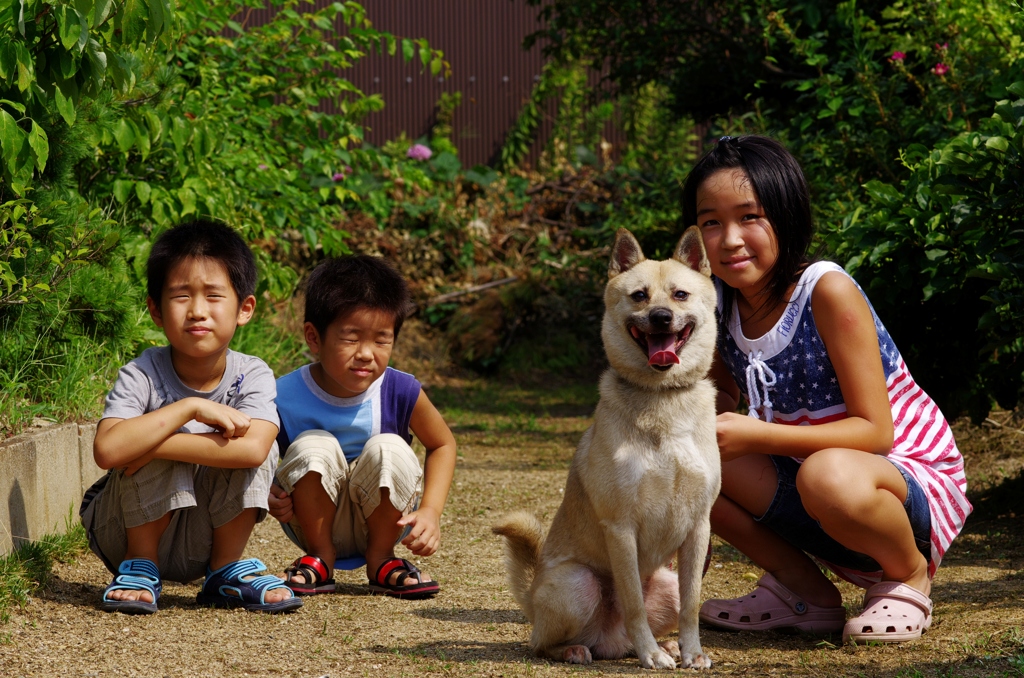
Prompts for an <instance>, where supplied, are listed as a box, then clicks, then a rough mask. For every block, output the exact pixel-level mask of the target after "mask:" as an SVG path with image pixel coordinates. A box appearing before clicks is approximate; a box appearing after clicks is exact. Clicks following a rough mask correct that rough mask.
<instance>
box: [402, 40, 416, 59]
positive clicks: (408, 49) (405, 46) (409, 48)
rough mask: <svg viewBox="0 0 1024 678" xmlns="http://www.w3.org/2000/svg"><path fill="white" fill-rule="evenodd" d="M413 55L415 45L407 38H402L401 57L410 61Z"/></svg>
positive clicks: (414, 53)
mask: <svg viewBox="0 0 1024 678" xmlns="http://www.w3.org/2000/svg"><path fill="white" fill-rule="evenodd" d="M415 55H416V45H414V44H413V42H412V40H410V39H409V38H402V58H403V59H405V60H406V61H412V58H413V57H414V56H415Z"/></svg>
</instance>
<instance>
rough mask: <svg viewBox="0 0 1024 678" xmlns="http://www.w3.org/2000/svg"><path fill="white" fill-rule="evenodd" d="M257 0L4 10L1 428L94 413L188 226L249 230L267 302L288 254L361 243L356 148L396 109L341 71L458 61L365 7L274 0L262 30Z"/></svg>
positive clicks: (280, 281)
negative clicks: (372, 64)
mask: <svg viewBox="0 0 1024 678" xmlns="http://www.w3.org/2000/svg"><path fill="white" fill-rule="evenodd" d="M250 4H251V3H250V2H248V1H247V0H211V1H209V2H208V1H206V0H180V1H179V2H177V3H174V4H173V5H172V3H170V2H169V1H168V0H153V1H152V2H147V3H134V2H132V3H113V2H94V0H74V1H72V0H24V1H23V2H18V3H4V4H3V6H2V7H0V255H2V257H0V331H2V333H3V343H2V345H0V385H2V386H3V392H2V395H0V431H4V432H10V431H16V430H18V429H19V428H20V427H21V426H22V425H24V423H25V422H26V421H29V420H31V417H32V416H35V415H43V416H49V417H59V418H64V417H68V416H82V415H84V414H87V413H88V414H93V413H95V412H96V410H97V408H98V406H99V403H100V396H101V394H102V393H103V392H104V391H105V390H106V388H107V387H108V386H109V381H110V377H111V376H112V372H113V371H114V370H116V369H117V366H118V365H119V364H121V363H123V362H126V357H127V358H130V357H132V356H134V355H135V354H136V352H137V350H138V349H139V348H140V346H142V345H145V344H146V343H149V342H151V341H153V340H154V339H155V338H156V339H157V340H158V337H159V335H158V334H156V333H155V332H154V331H153V328H152V326H151V325H149V323H148V320H147V319H146V316H145V313H144V312H142V309H143V308H144V306H143V303H142V302H143V296H144V293H143V292H142V290H143V285H142V284H141V281H142V276H143V268H144V264H145V260H146V256H147V254H148V251H149V245H150V242H151V240H152V238H154V237H155V236H157V235H159V233H161V232H162V231H163V230H165V229H166V228H168V227H170V226H171V225H173V224H174V223H177V222H179V221H182V220H184V219H189V218H192V217H196V216H203V217H209V218H214V219H217V220H220V221H223V222H225V223H228V224H229V225H231V226H233V227H234V228H235V229H236V230H238V231H239V232H240V233H241V234H242V236H243V237H245V238H246V239H247V240H248V241H250V242H251V243H252V244H253V246H254V249H255V252H256V255H257V261H258V264H259V267H260V274H261V275H260V283H261V284H260V289H259V291H260V293H265V297H264V298H265V299H272V298H282V297H286V296H288V295H290V294H291V293H292V291H293V288H294V286H295V282H296V280H297V279H298V275H299V270H297V267H296V261H295V260H294V258H290V257H289V251H290V250H292V249H294V248H296V247H297V246H301V247H304V248H306V250H308V251H309V252H311V253H312V257H311V258H315V257H318V256H322V255H323V254H328V255H330V254H338V253H341V252H345V251H346V246H345V237H346V233H345V232H344V231H343V230H341V229H339V228H338V224H339V223H340V222H341V221H343V219H344V214H345V210H344V208H343V206H342V205H343V204H344V203H345V202H352V201H354V200H355V198H356V197H357V195H356V193H355V192H354V191H353V190H352V188H350V187H348V186H347V183H346V182H347V179H348V178H349V176H350V174H351V170H350V165H355V164H357V159H356V157H355V156H356V155H357V154H359V155H371V156H372V155H375V154H376V152H375V151H373V150H372V149H366V150H355V149H353V146H354V145H358V144H359V143H360V142H361V139H362V128H361V126H360V124H359V120H360V117H361V116H362V115H363V114H365V113H366V112H367V111H370V110H375V109H377V108H379V107H380V106H382V105H383V102H382V101H381V100H380V99H379V97H375V96H367V95H365V94H363V93H362V92H360V91H359V90H358V89H357V88H355V87H354V86H353V85H352V84H351V83H350V82H349V81H348V80H346V79H345V78H344V77H342V76H341V75H340V73H341V72H342V71H343V70H344V69H345V68H348V67H349V66H350V65H351V64H352V63H353V62H354V61H355V60H357V59H359V58H361V57H362V56H363V55H364V54H366V53H367V52H369V51H371V50H377V51H384V52H387V53H389V54H392V55H396V54H398V52H399V48H401V54H402V57H403V58H405V59H406V60H412V59H418V60H419V62H420V63H421V65H422V67H423V68H424V69H429V70H430V71H431V72H432V73H434V74H437V73H440V72H442V71H445V70H447V68H448V65H447V63H446V62H445V61H444V58H443V54H442V53H441V52H440V51H438V50H434V49H432V48H431V47H430V46H429V45H428V44H427V43H426V41H424V40H420V39H416V40H413V39H409V38H402V37H399V36H395V35H392V34H390V33H386V32H382V31H378V30H376V29H374V28H373V26H372V25H371V24H370V23H369V21H368V20H367V19H366V16H365V12H364V11H363V9H362V7H361V6H360V5H358V4H356V3H354V2H347V3H341V2H335V3H330V4H328V5H326V6H324V7H321V8H319V9H317V8H314V6H313V3H312V2H308V1H304V0H273V1H272V2H271V6H272V7H273V8H274V9H275V10H276V13H275V14H274V17H273V18H272V20H270V21H269V22H268V23H267V24H265V25H263V26H259V27H246V26H243V25H242V24H241V23H239V22H238V21H236V19H235V17H241V16H243V14H244V12H245V10H246V9H247V8H248V7H249V6H250ZM323 101H332V102H334V103H335V104H336V108H337V112H336V113H324V112H322V111H321V110H319V109H320V104H321V102H323ZM293 234H294V235H297V238H296V237H291V236H292V235H293ZM299 263H302V262H299ZM306 263H308V261H307V262H306ZM66 395H70V396H71V397H65V396H66Z"/></svg>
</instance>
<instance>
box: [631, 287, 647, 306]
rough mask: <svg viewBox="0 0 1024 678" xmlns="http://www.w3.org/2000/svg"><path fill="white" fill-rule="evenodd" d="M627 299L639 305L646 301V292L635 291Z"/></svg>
mask: <svg viewBox="0 0 1024 678" xmlns="http://www.w3.org/2000/svg"><path fill="white" fill-rule="evenodd" d="M629 298H630V299H632V300H633V301H635V302H636V303H638V304H639V303H640V302H641V301H646V300H647V292H644V291H643V290H637V291H636V292H633V294H631V295H629Z"/></svg>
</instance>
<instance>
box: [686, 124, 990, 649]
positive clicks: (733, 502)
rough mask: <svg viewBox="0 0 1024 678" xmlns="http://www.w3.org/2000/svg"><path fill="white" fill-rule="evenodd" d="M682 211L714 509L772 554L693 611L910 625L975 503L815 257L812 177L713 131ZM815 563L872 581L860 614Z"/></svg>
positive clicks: (834, 269)
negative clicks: (698, 287)
mask: <svg viewBox="0 0 1024 678" xmlns="http://www.w3.org/2000/svg"><path fill="white" fill-rule="evenodd" d="M683 217H684V219H685V222H684V223H685V224H686V225H691V224H697V225H698V226H699V227H700V229H701V233H702V235H703V239H704V246H705V248H706V249H707V254H708V259H709V260H710V262H711V270H712V272H713V273H714V275H715V278H716V285H717V286H718V291H719V301H718V312H719V339H718V346H717V354H716V361H715V365H714V367H713V368H712V376H713V377H714V379H715V382H716V383H717V384H718V389H719V396H718V412H719V415H718V445H719V449H720V452H721V457H722V492H721V495H720V496H719V498H718V500H717V501H716V503H715V505H714V508H713V509H712V513H711V525H712V529H713V530H714V531H715V533H716V534H718V535H719V536H720V537H721V538H722V539H724V540H726V541H728V542H729V543H730V544H732V545H734V546H735V547H736V548H738V549H739V550H740V551H742V552H743V553H744V554H746V555H747V556H748V557H749V558H750V559H751V560H753V561H754V562H755V563H756V564H757V565H759V566H760V567H761V568H763V569H764V570H765V575H764V576H763V577H761V579H760V580H759V581H758V583H757V587H756V588H755V589H754V591H752V592H751V593H749V594H748V595H746V596H743V597H741V598H737V599H734V600H708V601H707V602H705V603H704V605H703V606H702V607H701V612H700V616H701V619H702V620H703V621H704V622H705V623H707V624H710V625H713V626H717V627H722V628H727V629H732V630H766V629H777V628H795V629H798V630H801V631H804V632H810V633H822V634H825V633H838V632H839V631H840V630H842V632H843V640H844V642H847V641H850V640H853V641H858V642H864V641H867V640H874V641H879V642H899V641H905V640H912V639H915V638H919V637H920V636H921V633H922V632H923V631H925V630H927V628H928V627H929V626H930V624H931V620H932V602H931V599H930V598H929V595H930V592H931V581H932V578H933V577H934V576H935V569H936V567H938V565H939V562H940V561H941V560H942V556H943V554H944V553H945V552H946V549H948V548H949V545H950V542H952V540H953V538H954V537H956V535H957V534H958V533H959V532H960V530H961V529H962V528H963V524H964V519H965V518H966V517H967V515H968V514H969V513H970V511H971V505H970V503H968V501H967V497H966V495H965V490H966V485H967V482H966V478H965V476H964V464H963V457H962V456H961V455H960V452H959V451H958V450H957V447H956V443H955V442H954V440H953V434H952V431H951V430H950V428H949V425H948V424H947V422H946V420H945V419H944V418H943V416H942V413H941V412H940V411H939V409H938V407H936V405H935V403H934V402H933V401H932V400H931V398H929V397H928V394H927V393H925V392H924V391H923V390H922V389H921V388H920V387H919V386H918V385H917V384H916V382H915V381H914V379H913V377H912V376H911V375H910V371H909V370H908V369H907V366H906V364H904V362H903V359H902V357H901V356H900V352H899V350H898V349H897V348H896V346H895V345H894V344H893V341H892V339H891V338H890V336H889V333H888V332H887V331H886V329H885V327H884V326H883V324H882V322H881V321H880V320H879V318H878V316H877V315H876V314H875V312H874V309H873V308H872V306H871V303H870V302H869V301H868V299H867V297H866V296H865V295H864V292H863V290H861V288H860V287H859V286H858V285H857V283H856V282H855V281H854V280H853V279H852V278H851V277H850V276H849V275H847V274H846V272H845V271H844V270H843V269H842V268H841V267H840V266H837V265H836V264H834V263H831V262H825V261H821V262H814V263H812V262H810V261H809V259H808V257H807V248H808V246H809V245H810V242H811V235H812V231H813V227H812V222H811V209H810V201H809V196H808V189H807V183H806V181H805V179H804V175H803V172H802V171H801V169H800V166H799V164H798V163H797V162H796V160H795V158H793V156H792V155H791V154H790V153H789V152H788V151H787V150H786V149H785V148H784V147H783V146H782V145H780V144H779V143H778V142H776V141H774V140H772V139H769V138H766V137H761V136H743V137H738V138H733V137H722V138H721V139H720V140H719V142H718V143H717V144H716V146H715V148H714V149H713V150H711V151H710V152H708V153H707V154H706V155H705V156H704V157H703V158H701V160H700V161H699V162H698V163H697V165H696V166H695V167H694V169H693V171H692V172H691V173H690V175H689V177H688V178H687V181H686V184H685V185H684V187H683ZM741 394H742V396H743V397H744V398H745V400H746V405H747V414H739V413H737V412H736V411H735V410H736V407H737V405H738V404H739V400H740V396H741ZM819 564H821V565H824V566H825V567H827V568H828V569H830V570H832V571H833V572H835V573H836V574H837V575H839V576H840V577H842V578H844V579H846V580H848V581H850V582H853V583H854V584H857V585H858V586H861V587H864V588H866V589H867V592H866V593H865V596H864V609H863V611H862V612H861V613H860V614H859V615H858V616H856V617H854V618H853V619H850V620H849V621H847V620H846V618H845V613H844V609H843V606H842V598H841V596H840V593H839V590H838V589H837V588H836V587H835V586H834V585H833V584H832V582H831V581H830V580H829V579H828V577H827V576H825V574H823V572H822V570H821V569H820V567H819Z"/></svg>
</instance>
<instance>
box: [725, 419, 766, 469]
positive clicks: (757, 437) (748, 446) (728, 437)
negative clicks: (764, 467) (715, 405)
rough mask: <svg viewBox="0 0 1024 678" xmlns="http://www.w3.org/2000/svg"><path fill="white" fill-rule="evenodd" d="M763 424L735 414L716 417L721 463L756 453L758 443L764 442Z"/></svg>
mask: <svg viewBox="0 0 1024 678" xmlns="http://www.w3.org/2000/svg"><path fill="white" fill-rule="evenodd" d="M764 426H765V423H764V422H763V421H760V420H758V419H754V418H753V417H748V416H746V415H744V414H739V413H737V412H723V413H722V414H720V415H718V419H717V422H716V427H715V428H716V430H717V433H718V452H719V454H720V455H721V457H722V461H730V460H732V459H736V458H737V457H742V456H743V455H745V454H750V453H751V452H754V451H756V448H757V443H758V441H763V440H764V433H765V430H764V428H763V427H764Z"/></svg>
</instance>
